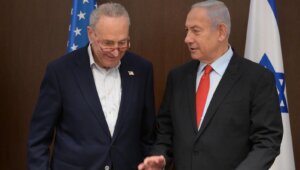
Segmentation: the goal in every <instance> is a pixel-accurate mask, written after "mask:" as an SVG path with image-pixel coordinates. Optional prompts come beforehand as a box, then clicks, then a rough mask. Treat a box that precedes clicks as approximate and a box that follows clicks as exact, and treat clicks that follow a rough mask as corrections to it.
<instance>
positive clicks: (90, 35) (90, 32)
mask: <svg viewBox="0 0 300 170" xmlns="http://www.w3.org/2000/svg"><path fill="white" fill-rule="evenodd" d="M87 33H88V38H89V42H90V44H92V43H93V41H94V40H95V34H94V30H93V28H92V27H90V26H88V27H87Z"/></svg>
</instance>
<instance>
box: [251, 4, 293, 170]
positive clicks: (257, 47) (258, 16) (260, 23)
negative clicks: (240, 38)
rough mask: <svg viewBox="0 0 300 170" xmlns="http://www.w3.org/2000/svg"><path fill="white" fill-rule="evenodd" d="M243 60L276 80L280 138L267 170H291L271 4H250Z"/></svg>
mask: <svg viewBox="0 0 300 170" xmlns="http://www.w3.org/2000/svg"><path fill="white" fill-rule="evenodd" d="M245 58H248V59H250V60H252V61H254V62H257V63H260V64H261V65H263V66H265V67H266V68H268V69H270V70H271V71H272V72H273V74H274V76H275V79H276V86H277V91H278V95H279V101H280V109H281V116H282V121H283V130H284V134H283V139H282V143H281V153H280V155H279V156H278V157H277V158H276V160H275V162H274V164H273V166H272V167H271V170H295V162H294V154H293V146H292V136H291V128H290V118H289V114H288V104H287V97H286V88H285V87H286V86H285V77H284V69H283V62H282V52H281V44H280V36H279V30H278V24H277V14H276V6H275V0H251V2H250V10H249V19H248V28H247V39H246V47H245Z"/></svg>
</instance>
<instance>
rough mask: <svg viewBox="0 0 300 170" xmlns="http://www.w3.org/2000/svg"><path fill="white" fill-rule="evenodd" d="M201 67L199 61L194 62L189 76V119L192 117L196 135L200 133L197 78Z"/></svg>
mask: <svg viewBox="0 0 300 170" xmlns="http://www.w3.org/2000/svg"><path fill="white" fill-rule="evenodd" d="M198 66H199V61H196V60H194V61H192V63H191V67H190V68H191V69H190V70H189V72H188V74H187V81H186V82H187V95H188V96H187V97H188V103H189V112H188V113H189V117H190V122H191V123H189V124H190V125H192V126H193V127H192V128H193V130H194V132H195V133H197V132H198V128H197V125H196V78H197V70H198Z"/></svg>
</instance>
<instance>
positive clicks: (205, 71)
mask: <svg viewBox="0 0 300 170" xmlns="http://www.w3.org/2000/svg"><path fill="white" fill-rule="evenodd" d="M212 70H213V68H212V67H211V66H210V65H206V66H205V68H204V74H209V73H210V72H211V71H212Z"/></svg>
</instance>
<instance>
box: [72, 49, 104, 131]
mask: <svg viewBox="0 0 300 170" xmlns="http://www.w3.org/2000/svg"><path fill="white" fill-rule="evenodd" d="M74 61H75V65H76V66H75V67H76V68H75V69H73V70H74V74H75V75H74V76H75V77H76V78H75V79H76V81H77V83H78V85H79V87H80V90H81V92H82V94H83V97H84V99H85V100H86V101H87V103H88V105H89V106H90V108H91V111H92V113H93V114H94V115H95V117H96V119H97V120H98V121H99V123H100V125H101V126H102V129H103V130H104V132H105V133H106V134H107V135H108V136H110V132H109V129H108V125H107V123H106V120H105V116H104V113H103V110H102V106H101V103H100V99H99V97H98V93H97V89H96V86H95V82H94V77H93V74H92V70H91V67H90V63H89V55H88V52H87V48H83V49H81V51H80V52H79V54H78V55H77V56H74Z"/></svg>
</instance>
